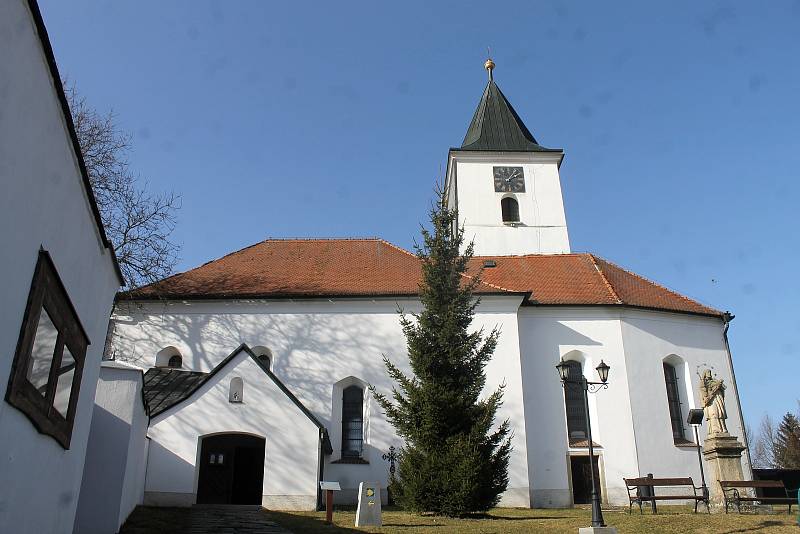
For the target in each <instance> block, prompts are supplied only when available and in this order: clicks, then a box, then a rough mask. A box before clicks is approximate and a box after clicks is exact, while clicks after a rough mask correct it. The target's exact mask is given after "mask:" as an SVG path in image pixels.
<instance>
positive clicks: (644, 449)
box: [622, 310, 752, 485]
mask: <svg viewBox="0 0 800 534" xmlns="http://www.w3.org/2000/svg"><path fill="white" fill-rule="evenodd" d="M722 328H723V323H722V320H721V319H718V318H710V317H709V318H706V317H699V316H690V315H681V314H674V313H662V312H649V311H636V310H628V311H626V312H625V313H624V315H623V323H622V332H623V340H624V343H625V354H626V359H627V360H628V368H629V384H630V388H631V389H630V391H631V393H630V395H631V403H632V405H633V414H634V420H635V421H636V423H637V425H636V444H637V456H638V458H639V473H636V474H640V475H646V474H647V473H653V475H654V476H669V477H672V476H691V477H692V478H693V479H694V481H695V482H696V483H697V485H700V467H699V464H698V461H697V449H696V448H694V447H678V446H676V445H675V444H674V441H673V437H672V427H671V424H670V417H669V406H668V404H667V393H666V386H665V382H664V371H663V366H662V361H663V360H664V359H665V358H669V361H671V362H674V361H676V358H675V357H678V358H680V360H682V361H683V362H684V365H683V366H682V368H683V369H682V375H681V373H679V375H678V379H679V381H684V382H688V384H687V385H686V387H685V388H684V390H683V391H682V392H681V394H684V393H687V394H688V399H686V401H687V403H686V404H684V405H682V406H681V409H682V418H683V419H684V420H685V419H686V417H687V415H688V410H689V408H702V405H701V404H700V396H699V390H698V388H699V382H700V377H699V376H698V373H701V372H702V370H703V369H706V368H709V369H711V370H712V372H713V373H714V374H715V375H717V376H718V377H719V378H722V379H723V380H724V381H725V386H726V388H727V389H726V392H725V400H726V402H725V407H726V410H727V413H728V420H727V424H728V430H729V432H730V433H731V434H733V435H736V436H738V437H739V439H740V441H743V435H744V432H743V429H742V419H741V414H740V412H739V406H738V403H737V401H736V399H737V396H738V392H736V390H735V388H734V384H733V380H732V373H731V368H730V365H729V359H728V353H727V350H726V348H725V343H724V339H723V332H722ZM685 429H686V430H685V433H686V434H685V435H686V439H688V440H691V441H694V434H693V433H692V431H691V428H690V427H689V426H688V425H685ZM705 433H706V424H705V423H704V424H703V426H702V428H701V432H700V440H701V442H702V440H704V439H705V435H706V434H705ZM742 470H743V472H744V473H745V477H746V478H752V472H751V469H750V465H749V458H748V456H747V452H746V451H745V453H744V454H743V455H742ZM706 475H708V469H706ZM706 483H707V484H708V485H711V484H715V483H716V482H715V481H712V480H708V479H707V480H706Z"/></svg>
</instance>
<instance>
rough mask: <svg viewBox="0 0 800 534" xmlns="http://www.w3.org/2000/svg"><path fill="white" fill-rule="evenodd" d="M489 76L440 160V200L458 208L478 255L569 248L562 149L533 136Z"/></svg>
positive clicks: (490, 67) (489, 64) (560, 251)
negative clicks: (459, 139)
mask: <svg viewBox="0 0 800 534" xmlns="http://www.w3.org/2000/svg"><path fill="white" fill-rule="evenodd" d="M494 66H495V64H494V62H493V61H492V60H491V59H489V60H487V61H486V64H485V67H486V70H487V72H488V73H489V83H488V84H487V85H486V89H485V90H484V92H483V96H482V97H481V101H480V103H479V104H478V109H476V110H475V115H474V116H473V117H472V122H471V123H470V125H469V128H468V129H467V135H466V136H465V137H464V142H463V143H462V144H461V148H451V149H450V153H449V154H448V160H447V176H446V182H445V189H446V192H447V204H448V206H449V207H450V208H451V209H452V208H454V207H455V208H457V209H458V220H459V224H462V225H463V226H464V229H465V234H466V235H465V237H466V239H467V241H469V240H470V239H474V241H475V254H476V255H479V256H508V255H522V254H563V253H568V252H569V251H570V249H569V236H568V234H567V221H566V217H565V216H564V201H563V199H562V197H561V179H560V176H559V168H560V166H561V161H562V160H563V159H564V151H563V150H561V149H557V148H545V147H543V146H541V145H539V143H538V142H537V141H536V139H534V137H533V135H532V134H531V132H530V131H529V130H528V128H527V127H526V126H525V124H524V123H523V122H522V119H520V118H519V115H517V112H516V111H514V108H513V107H511V103H510V102H509V101H508V99H506V97H505V95H504V94H503V93H502V92H501V91H500V88H499V87H498V86H497V84H496V83H495V81H494V77H493V75H492V71H493V70H494Z"/></svg>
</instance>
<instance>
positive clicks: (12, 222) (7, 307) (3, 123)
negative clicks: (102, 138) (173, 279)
mask: <svg viewBox="0 0 800 534" xmlns="http://www.w3.org/2000/svg"><path fill="white" fill-rule="evenodd" d="M0 50H2V53H0V80H2V90H0V117H1V119H0V246H1V247H2V250H3V261H2V262H0V276H2V279H3V283H2V284H0V353H2V354H3V357H2V358H0V396H2V397H4V396H5V391H6V387H7V385H8V377H9V372H10V370H11V364H12V361H13V355H14V353H15V350H16V346H17V339H18V337H19V333H20V326H21V324H22V320H23V315H24V312H25V305H26V302H27V298H28V292H29V289H30V284H31V279H32V277H33V271H34V267H35V265H36V260H37V254H38V251H39V248H40V247H43V248H45V249H46V250H48V251H49V252H50V254H51V256H52V258H53V261H54V263H55V266H56V269H57V270H58V273H59V275H60V277H61V279H62V281H63V282H64V285H65V287H66V290H67V293H68V294H69V297H70V299H71V300H72V303H73V304H74V306H75V309H76V311H77V314H78V317H79V318H80V321H81V323H82V325H83V327H84V329H85V330H86V332H87V334H88V337H89V340H90V341H91V345H90V346H89V348H88V350H87V353H86V360H85V364H84V369H83V378H82V381H81V389H80V395H79V400H78V404H77V408H76V416H75V424H74V427H73V430H72V439H71V443H70V448H69V450H65V449H63V448H62V447H61V445H59V444H58V443H57V442H56V441H55V440H54V439H52V438H50V437H48V436H45V435H42V434H39V433H38V432H37V431H36V429H35V428H34V426H33V424H32V423H31V422H30V421H29V420H28V419H27V418H26V417H25V416H24V415H23V414H22V413H21V412H20V411H18V410H17V409H16V408H14V407H13V406H11V405H10V404H8V403H6V402H4V401H0V436H2V455H1V456H0V531H2V532H15V533H28V532H30V533H41V532H48V533H58V532H71V531H72V526H73V522H74V519H75V510H76V507H77V503H78V493H79V490H80V484H81V476H82V473H83V463H84V458H85V451H86V442H87V439H88V435H89V425H90V421H91V417H92V406H93V400H94V390H95V383H96V382H97V377H98V373H99V369H100V359H101V356H102V351H103V344H104V340H105V334H106V326H107V322H108V316H109V314H110V312H111V305H112V301H113V297H114V293H115V291H116V290H117V288H118V287H119V281H118V279H117V276H116V273H115V271H114V266H113V263H112V259H111V255H110V253H109V251H108V250H107V249H105V248H104V246H103V243H102V241H101V238H100V234H99V231H98V229H97V227H96V224H95V220H94V217H93V215H92V212H91V209H90V204H89V200H88V198H87V196H86V192H85V190H84V186H83V184H82V181H81V175H80V173H79V170H78V166H77V160H76V157H75V154H74V152H73V149H72V145H71V141H70V138H69V136H68V132H67V128H66V124H65V122H64V118H63V114H62V110H61V107H60V105H59V102H58V100H57V95H56V91H55V88H54V86H53V80H52V78H51V76H50V72H49V70H48V67H47V64H46V59H45V56H44V52H43V50H42V47H41V43H40V42H39V38H38V36H37V34H36V28H35V26H34V22H33V19H32V17H31V13H30V12H29V10H28V6H27V2H24V1H23V0H8V1H4V2H0ZM56 83H59V82H58V81H56ZM43 481H46V484H45V483H43Z"/></svg>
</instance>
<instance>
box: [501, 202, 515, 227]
mask: <svg viewBox="0 0 800 534" xmlns="http://www.w3.org/2000/svg"><path fill="white" fill-rule="evenodd" d="M500 208H501V209H502V210H503V222H519V203H518V202H517V199H515V198H513V197H505V198H504V199H502V200H501V201H500Z"/></svg>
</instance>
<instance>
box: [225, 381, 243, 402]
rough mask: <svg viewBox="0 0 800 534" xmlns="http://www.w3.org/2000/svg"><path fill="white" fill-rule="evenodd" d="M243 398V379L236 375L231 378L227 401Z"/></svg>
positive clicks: (237, 400)
mask: <svg viewBox="0 0 800 534" xmlns="http://www.w3.org/2000/svg"><path fill="white" fill-rule="evenodd" d="M243 400H244V380H242V379H241V378H240V377H238V376H234V377H233V378H231V389H230V392H229V393H228V401H229V402H242V401H243Z"/></svg>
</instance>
